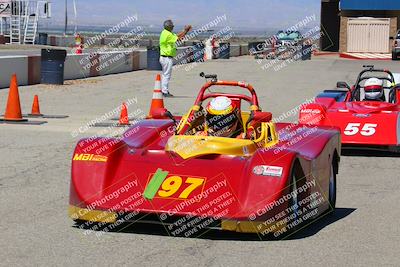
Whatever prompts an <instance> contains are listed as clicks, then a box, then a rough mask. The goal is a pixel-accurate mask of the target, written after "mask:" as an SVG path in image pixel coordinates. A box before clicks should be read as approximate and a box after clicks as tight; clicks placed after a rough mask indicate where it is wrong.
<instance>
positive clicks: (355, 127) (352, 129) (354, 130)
mask: <svg viewBox="0 0 400 267" xmlns="http://www.w3.org/2000/svg"><path fill="white" fill-rule="evenodd" d="M376 127H378V124H373V123H366V124H364V125H363V126H361V123H349V124H347V127H346V129H345V130H344V134H345V135H347V136H353V135H356V134H358V133H360V134H361V135H362V136H372V135H374V134H375V133H376Z"/></svg>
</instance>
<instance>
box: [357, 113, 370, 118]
mask: <svg viewBox="0 0 400 267" xmlns="http://www.w3.org/2000/svg"><path fill="white" fill-rule="evenodd" d="M353 116H354V117H357V118H368V117H371V114H353Z"/></svg>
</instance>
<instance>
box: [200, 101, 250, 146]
mask: <svg viewBox="0 0 400 267" xmlns="http://www.w3.org/2000/svg"><path fill="white" fill-rule="evenodd" d="M206 111H207V113H206V116H205V117H206V119H205V120H206V122H205V127H204V128H205V129H204V131H202V132H198V133H197V135H205V136H216V137H228V138H244V136H243V135H244V134H243V133H242V129H243V126H242V125H241V121H242V120H241V119H240V111H239V109H238V108H237V106H236V105H235V103H233V102H232V100H231V99H229V98H228V97H226V96H219V97H216V98H214V99H212V100H211V101H210V103H209V104H208V105H207V108H206Z"/></svg>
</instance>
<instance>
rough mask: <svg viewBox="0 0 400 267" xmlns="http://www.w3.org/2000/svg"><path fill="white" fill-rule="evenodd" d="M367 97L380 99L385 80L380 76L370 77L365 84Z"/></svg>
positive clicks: (368, 98)
mask: <svg viewBox="0 0 400 267" xmlns="http://www.w3.org/2000/svg"><path fill="white" fill-rule="evenodd" d="M364 91H365V99H367V100H378V99H379V98H381V97H382V95H383V81H382V80H380V79H378V78H369V79H368V80H367V81H366V82H365V84H364Z"/></svg>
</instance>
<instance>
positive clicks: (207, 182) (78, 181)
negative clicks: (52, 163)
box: [70, 120, 340, 220]
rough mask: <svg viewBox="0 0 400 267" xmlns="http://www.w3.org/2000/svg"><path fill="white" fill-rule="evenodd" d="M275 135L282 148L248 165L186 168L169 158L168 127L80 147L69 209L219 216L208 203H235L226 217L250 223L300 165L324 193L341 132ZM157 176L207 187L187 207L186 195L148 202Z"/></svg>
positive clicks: (148, 125)
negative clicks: (265, 170)
mask: <svg viewBox="0 0 400 267" xmlns="http://www.w3.org/2000/svg"><path fill="white" fill-rule="evenodd" d="M276 127H277V130H278V132H279V135H280V139H281V141H280V142H279V144H278V145H276V146H274V147H273V148H270V149H259V150H258V151H257V152H256V153H254V154H253V155H251V156H247V157H239V156H227V155H208V156H205V157H204V156H203V157H198V158H192V159H189V160H183V159H182V158H180V157H179V156H178V155H177V154H174V153H173V152H166V151H165V150H164V148H165V145H166V143H167V141H168V139H169V138H170V137H171V135H172V134H173V130H174V125H173V123H172V122H171V121H169V120H145V121H142V122H140V123H138V124H137V125H135V126H133V127H132V128H130V129H129V130H128V131H127V132H126V133H125V134H124V137H122V138H120V139H95V140H89V139H87V140H81V141H80V142H79V143H78V145H77V147H76V149H75V152H74V160H73V162H72V179H71V194H70V204H71V205H73V206H77V207H81V208H89V209H96V210H113V211H121V212H141V213H156V214H161V213H167V214H173V215H185V214H195V215H198V216H200V215H207V216H215V215H216V214H219V212H220V210H219V209H218V208H216V209H214V208H215V207H216V206H214V207H208V208H204V206H205V203H208V204H209V203H211V202H212V200H213V199H218V198H221V196H231V200H230V201H231V203H229V209H227V210H226V213H224V214H223V217H224V218H229V219H237V220H246V219H247V220H248V216H249V215H250V214H253V213H255V212H256V211H259V210H262V209H263V208H264V207H266V206H267V205H269V204H270V203H272V202H274V201H275V200H278V199H279V198H281V197H282V195H284V194H287V193H289V189H288V185H289V181H290V179H289V178H290V173H291V171H292V167H293V164H294V162H295V161H296V160H298V162H299V163H300V164H301V166H302V169H303V172H304V174H306V179H307V180H314V179H316V180H317V183H318V184H319V187H321V188H323V189H324V190H325V191H327V190H328V186H329V170H330V164H331V161H332V157H333V156H334V153H337V154H340V135H339V132H337V131H335V130H333V129H332V128H329V127H327V128H323V127H322V128H317V127H305V126H299V125H291V124H285V123H278V124H276ZM93 154H94V155H96V156H102V157H103V158H102V159H103V161H102V162H100V161H95V160H93V159H92V160H91V156H90V155H93ZM85 155H86V156H85ZM260 165H267V166H276V167H278V168H281V170H282V173H281V175H280V176H279V177H276V176H268V175H256V174H255V173H254V171H253V169H254V168H255V167H256V166H260ZM158 169H162V170H163V171H166V172H168V177H175V178H176V177H178V178H180V179H181V180H182V181H183V183H184V182H185V181H187V179H188V178H195V179H201V180H204V182H203V183H202V185H201V186H200V187H198V188H196V189H195V190H194V191H193V192H192V193H191V194H190V196H189V197H187V198H186V199H181V198H179V194H180V193H182V190H178V191H177V193H176V194H174V195H173V196H171V197H164V198H162V197H157V196H156V197H155V198H154V199H152V200H147V199H144V198H143V196H142V194H143V192H144V191H145V188H146V186H147V184H148V182H149V180H150V178H151V177H152V176H153V175H154V173H156V172H157V170H158ZM128 187H129V189H127V190H125V191H124V192H122V191H123V190H122V188H128ZM213 189H214V190H213ZM311 191H312V190H311ZM116 192H117V193H116ZM194 200H196V201H194ZM227 201H228V200H227ZM322 204H326V203H322ZM281 207H282V208H284V207H285V206H284V205H283V206H281ZM278 211H279V210H274V212H278ZM259 216H260V217H262V216H267V214H266V213H263V214H261V215H260V214H259ZM268 216H270V215H268Z"/></svg>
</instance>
